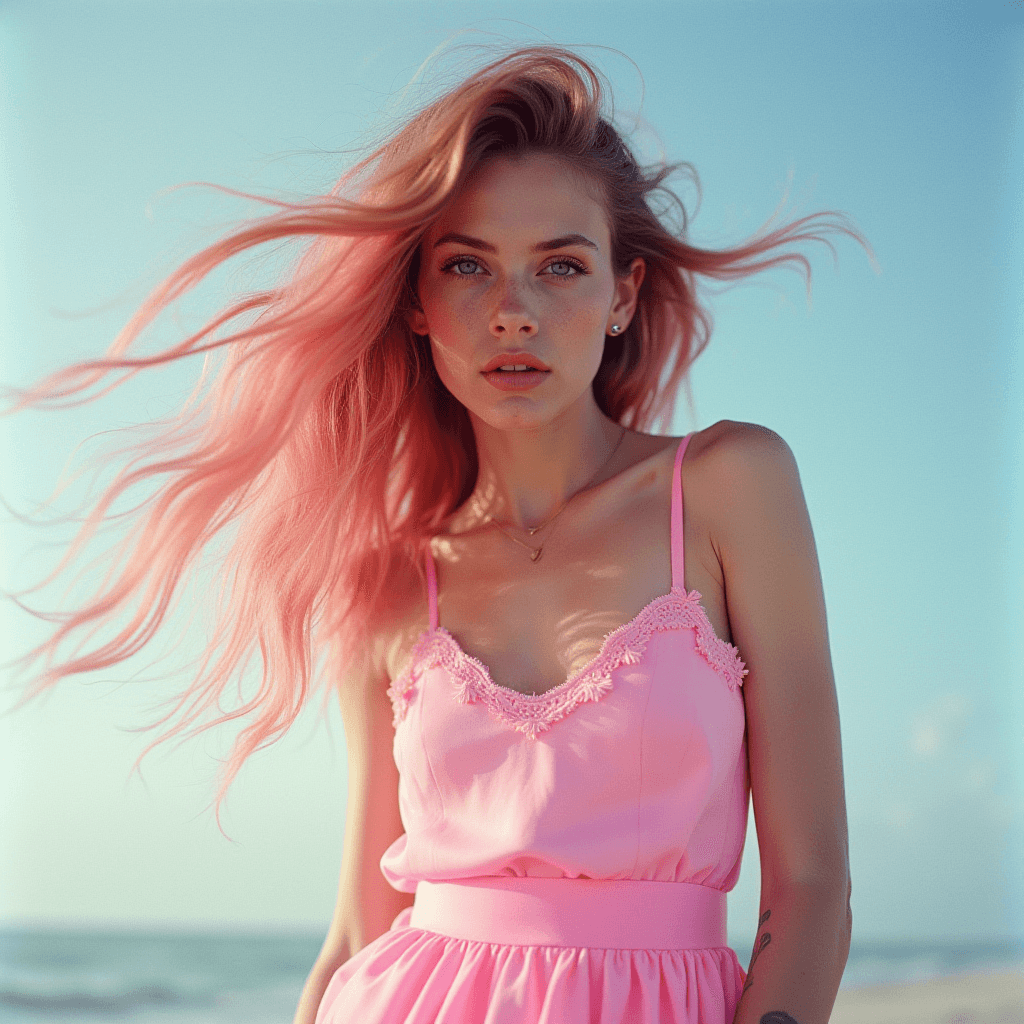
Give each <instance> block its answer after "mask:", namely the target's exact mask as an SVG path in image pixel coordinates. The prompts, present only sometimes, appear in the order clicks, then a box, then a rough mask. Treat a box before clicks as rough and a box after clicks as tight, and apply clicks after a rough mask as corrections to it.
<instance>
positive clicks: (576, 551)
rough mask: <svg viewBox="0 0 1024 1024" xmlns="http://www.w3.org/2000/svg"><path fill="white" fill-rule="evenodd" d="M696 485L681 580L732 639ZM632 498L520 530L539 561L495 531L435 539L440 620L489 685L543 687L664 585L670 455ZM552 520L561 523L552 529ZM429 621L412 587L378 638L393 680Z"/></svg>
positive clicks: (581, 661) (578, 665)
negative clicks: (384, 636)
mask: <svg viewBox="0 0 1024 1024" xmlns="http://www.w3.org/2000/svg"><path fill="white" fill-rule="evenodd" d="M666 477H667V479H666ZM685 483H686V481H685V478H684V487H685ZM695 489H696V488H695V486H693V485H691V486H690V488H689V489H688V490H684V493H686V496H687V499H688V500H687V501H685V502H684V515H683V544H684V547H683V550H684V556H685V559H684V564H685V569H684V581H683V583H684V585H685V589H686V591H687V592H690V591H692V590H697V591H699V592H700V595H701V599H700V603H701V605H702V606H703V609H704V612H705V614H706V615H707V618H708V621H709V622H710V624H711V626H712V628H713V629H714V632H715V635H716V636H717V637H718V638H719V639H721V640H724V641H725V642H727V643H731V640H732V637H731V631H730V629H729V618H728V609H727V606H726V601H725V586H724V576H723V573H722V567H721V565H720V563H719V560H718V557H717V555H716V554H715V551H714V547H713V545H712V542H711V531H712V528H713V524H712V523H711V522H710V521H709V520H708V516H707V513H706V511H705V509H704V503H703V502H701V501H700V500H699V496H697V495H694V494H690V493H689V491H693V490H695ZM632 499H633V500H629V501H620V502H618V503H616V504H612V505H610V506H609V507H608V508H607V509H605V510H603V514H601V515H599V516H597V517H596V518H591V519H588V518H587V517H586V516H584V517H582V518H581V519H580V520H578V521H576V522H573V520H571V519H570V521H569V522H568V523H562V524H558V520H557V519H556V520H555V521H554V522H553V523H552V524H551V526H549V527H547V528H546V529H544V530H542V531H540V532H539V533H538V534H536V535H535V536H534V537H530V536H529V535H528V534H525V533H524V542H525V543H528V544H529V545H530V546H531V547H533V548H538V547H542V553H541V556H540V558H539V559H537V560H536V561H533V560H531V558H530V552H529V551H528V550H527V549H526V548H524V547H522V546H520V545H519V544H516V543H515V542H514V541H512V540H510V539H509V538H508V537H507V536H505V535H503V534H502V533H500V531H497V530H493V529H492V530H491V531H490V536H488V537H487V538H486V539H484V538H477V540H476V542H475V543H474V544H472V545H470V544H460V543H459V542H458V540H457V539H450V538H448V537H446V536H445V535H440V536H438V537H435V538H434V541H433V544H432V550H433V553H434V561H435V566H436V573H437V593H438V624H439V625H441V626H443V627H444V628H445V630H447V631H448V633H450V634H451V635H452V637H453V638H454V640H455V641H456V643H457V644H458V647H459V649H460V650H461V651H462V652H463V653H464V654H466V655H469V656H470V657H473V658H475V659H477V660H478V661H479V662H481V663H482V664H483V665H484V666H485V667H486V669H487V672H488V675H489V676H490V679H491V681H492V682H493V683H495V684H496V685H498V686H501V687H504V688H506V689H509V690H514V691H516V692H519V693H524V694H543V693H546V692H547V691H548V690H551V689H554V688H555V687H556V686H559V685H561V684H563V683H564V682H565V681H566V680H567V679H568V678H569V677H570V676H572V675H574V674H575V673H577V672H579V671H581V670H582V669H584V668H586V667H587V666H588V665H589V664H590V663H591V662H592V661H593V660H594V659H595V658H597V656H598V655H599V654H600V652H601V648H602V645H603V643H604V640H605V637H606V636H607V635H608V634H609V633H610V632H612V631H613V630H615V629H617V628H618V627H620V626H622V625H623V624H624V623H627V622H631V621H632V620H633V619H634V618H636V617H638V616H640V615H642V613H643V612H644V611H645V609H646V608H647V606H648V605H650V604H651V603H652V602H653V601H655V599H656V598H658V597H661V596H662V595H664V594H667V593H668V592H669V591H670V588H671V587H672V582H673V581H672V560H671V528H670V523H671V519H670V507H671V462H669V465H668V472H667V474H666V473H665V470H664V466H662V467H661V472H660V474H658V475H657V476H656V478H655V479H654V480H652V481H650V482H649V485H648V486H646V487H644V488H641V489H639V491H638V493H636V494H634V495H633V496H632ZM598 511H599V512H600V511H601V510H600V509H599V510H598ZM562 518H565V517H562ZM558 525H561V526H563V527H566V529H565V530H564V532H563V533H562V534H561V535H560V534H559V530H558V528H557V526H558ZM417 582H418V581H417ZM677 582H678V581H677ZM413 589H414V590H415V589H417V588H413ZM428 626H429V619H428V613H427V601H426V595H425V594H423V593H410V595H409V601H408V605H407V610H406V613H405V614H404V615H402V616H401V618H400V625H399V626H398V628H397V629H396V630H395V632H394V634H393V636H392V638H391V640H390V643H389V644H388V647H387V656H386V665H387V671H388V675H389V677H390V678H391V679H396V678H397V677H398V675H399V674H400V673H401V672H402V670H403V669H404V668H405V667H406V666H407V664H408V662H409V659H410V657H411V654H412V649H413V646H414V645H415V643H416V641H417V639H418V638H419V637H420V636H421V635H422V633H423V631H424V630H426V629H427V628H428Z"/></svg>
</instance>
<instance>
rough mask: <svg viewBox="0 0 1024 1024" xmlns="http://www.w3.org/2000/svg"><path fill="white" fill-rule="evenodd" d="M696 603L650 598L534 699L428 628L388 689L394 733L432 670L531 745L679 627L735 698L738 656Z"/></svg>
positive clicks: (675, 592)
mask: <svg viewBox="0 0 1024 1024" xmlns="http://www.w3.org/2000/svg"><path fill="white" fill-rule="evenodd" d="M700 598H701V595H700V592H699V591H697V590H691V591H690V592H689V593H686V591H684V590H683V589H682V588H677V587H673V588H672V589H671V590H670V591H669V592H668V593H667V594H662V595H661V596H660V597H656V598H655V599H654V600H653V601H651V602H650V603H648V604H646V605H644V607H643V608H641V609H640V611H639V612H638V613H637V614H636V615H635V616H634V617H633V618H632V619H630V620H629V622H626V623H623V624H622V625H621V626H618V627H616V628H615V629H613V630H612V631H611V632H610V633H608V634H606V635H605V638H604V641H603V642H602V644H601V649H600V650H599V651H598V653H597V654H596V655H595V656H594V657H593V658H592V659H591V660H590V661H589V662H588V663H587V664H586V665H584V666H583V667H582V668H581V669H579V670H578V671H577V672H574V673H573V674H572V675H571V676H569V678H568V679H566V680H565V682H564V683H560V684H559V685H558V686H555V687H552V688H551V689H550V690H545V691H544V693H538V694H528V693H520V692H519V691H518V690H513V689H510V688H509V687H507V686H502V685H500V684H499V683H496V682H494V680H493V679H492V678H491V673H490V670H489V669H488V667H487V666H486V665H485V664H484V663H483V662H482V661H480V659H479V658H475V657H473V656H472V655H471V654H467V653H466V652H465V651H464V650H463V649H462V647H461V645H460V644H459V642H458V641H457V640H456V639H455V637H453V636H452V635H451V633H449V632H448V630H446V629H445V628H444V626H437V627H435V628H433V629H432V628H430V627H428V628H427V629H425V630H424V631H423V632H422V633H421V634H420V637H419V639H418V640H417V641H416V644H415V646H414V647H413V650H412V656H411V657H410V659H409V663H408V664H407V665H406V667H405V668H404V669H403V670H402V672H401V673H400V674H399V675H398V677H397V678H396V679H395V681H394V683H392V685H391V686H390V687H388V691H387V692H388V696H389V697H390V698H391V701H392V704H393V705H394V711H395V714H394V719H393V724H394V725H395V727H397V726H398V723H399V722H400V721H401V720H402V719H403V718H404V717H405V714H406V712H407V710H408V708H409V704H410V703H411V700H412V692H411V691H412V688H413V686H414V685H415V683H416V682H417V680H418V679H419V677H420V676H421V675H422V674H423V673H424V672H426V671H428V670H429V669H432V668H436V667H437V666H439V665H440V666H442V667H444V668H446V669H447V670H448V671H449V672H450V674H451V676H452V679H453V680H454V682H455V697H456V699H457V700H458V701H459V702H460V703H462V704H470V703H475V702H476V701H481V702H482V703H483V704H484V705H486V707H487V708H488V710H489V711H490V712H491V714H493V715H494V716H495V717H496V718H498V719H500V720H501V721H503V722H504V723H505V724H506V725H508V726H510V727H511V728H513V729H516V730H518V731H519V732H523V733H526V734H527V735H528V736H529V737H530V738H531V739H536V738H537V734H538V733H541V732H546V731H547V730H548V729H549V728H550V727H551V725H552V724H553V723H554V722H557V721H559V720H560V719H562V718H564V717H565V716H566V715H567V714H569V712H570V711H572V710H573V709H574V708H576V707H577V706H578V705H580V704H582V703H584V702H585V701H591V700H600V698H601V697H602V696H603V695H604V694H605V693H607V692H608V691H609V690H611V688H612V672H613V671H614V670H615V669H617V668H618V667H619V666H620V665H635V664H636V663H637V662H639V661H640V660H641V659H642V658H643V655H644V652H645V650H646V648H647V642H648V640H649V639H650V638H651V636H652V635H653V634H654V632H655V631H659V632H660V631H664V630H669V629H680V628H686V627H690V628H693V629H694V630H695V640H696V646H697V650H698V651H699V652H700V653H701V655H702V656H703V657H704V659H705V660H706V661H707V663H708V664H709V665H710V666H711V667H712V668H713V669H714V670H715V671H716V672H717V673H718V674H719V675H721V676H722V677H723V678H724V679H725V681H726V683H727V684H728V685H729V688H730V689H732V690H734V691H735V690H737V689H738V688H739V687H740V686H741V685H742V683H743V677H744V676H745V675H746V674H747V671H748V670H747V668H746V667H745V665H744V663H743V661H742V659H741V658H740V654H739V651H738V650H737V649H736V648H735V647H734V646H733V645H732V644H730V643H726V642H725V641H724V640H722V639H721V638H720V637H718V635H717V634H716V633H715V630H714V627H713V626H712V625H711V621H710V620H709V619H708V617H707V612H706V611H705V610H704V607H703V605H701V604H700V603H699V602H700Z"/></svg>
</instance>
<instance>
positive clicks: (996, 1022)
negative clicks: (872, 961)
mask: <svg viewBox="0 0 1024 1024" xmlns="http://www.w3.org/2000/svg"><path fill="white" fill-rule="evenodd" d="M829 1024H1024V964H1022V965H1021V966H1020V967H1019V968H1017V969H1016V970H1013V971H1001V972H999V973H994V974H960V975H955V976H950V977H945V978H934V979H932V980H931V981H919V982H913V983H909V984H902V985H871V986H865V987H864V988H857V989H849V990H846V991H843V990H840V992H839V995H838V997H837V998H836V1005H835V1007H834V1008H833V1010H832V1016H831V1017H830V1018H829Z"/></svg>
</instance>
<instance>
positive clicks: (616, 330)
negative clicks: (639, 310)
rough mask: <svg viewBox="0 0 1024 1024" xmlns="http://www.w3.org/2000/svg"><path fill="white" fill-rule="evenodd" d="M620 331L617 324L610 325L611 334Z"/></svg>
mask: <svg viewBox="0 0 1024 1024" xmlns="http://www.w3.org/2000/svg"><path fill="white" fill-rule="evenodd" d="M621 330H622V328H621V327H620V326H619V325H618V324H612V327H611V331H612V334H618V333H619V331H621Z"/></svg>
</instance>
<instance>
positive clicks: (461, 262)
mask: <svg viewBox="0 0 1024 1024" xmlns="http://www.w3.org/2000/svg"><path fill="white" fill-rule="evenodd" d="M467 263H468V264H470V265H471V266H475V267H479V266H480V264H479V263H477V261H476V260H475V259H473V258H472V257H471V256H456V257H455V259H453V260H449V261H448V262H447V263H446V264H445V265H444V266H443V267H442V268H441V269H442V270H443V271H446V272H450V269H451V268H452V267H464V266H465V265H466V264H467ZM454 276H455V277H476V276H477V275H476V274H463V273H462V272H461V271H460V272H459V273H457V274H455V275H454Z"/></svg>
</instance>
